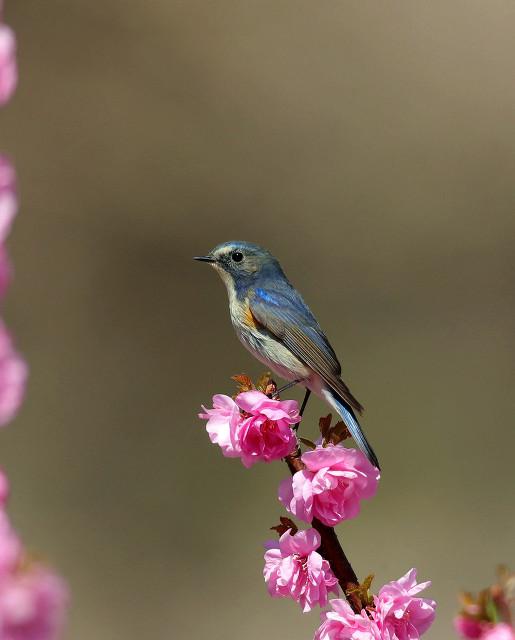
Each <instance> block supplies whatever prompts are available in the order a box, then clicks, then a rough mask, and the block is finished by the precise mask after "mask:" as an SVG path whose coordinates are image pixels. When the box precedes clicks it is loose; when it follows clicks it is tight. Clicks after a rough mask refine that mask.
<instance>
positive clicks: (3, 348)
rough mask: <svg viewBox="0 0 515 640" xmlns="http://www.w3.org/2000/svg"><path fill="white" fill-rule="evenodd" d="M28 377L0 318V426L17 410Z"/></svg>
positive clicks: (26, 368)
mask: <svg viewBox="0 0 515 640" xmlns="http://www.w3.org/2000/svg"><path fill="white" fill-rule="evenodd" d="M27 377H28V367H27V364H26V362H25V360H23V358H22V357H21V356H20V355H19V354H18V353H17V352H16V350H15V349H14V347H13V344H12V340H11V337H10V335H9V332H8V331H7V329H6V328H5V325H4V324H3V322H2V320H1V319H0V427H2V426H5V425H6V424H7V423H9V422H10V421H11V420H12V419H13V418H14V416H15V415H16V413H17V412H18V410H19V408H20V406H21V404H22V401H23V397H24V395H25V387H26V382H27Z"/></svg>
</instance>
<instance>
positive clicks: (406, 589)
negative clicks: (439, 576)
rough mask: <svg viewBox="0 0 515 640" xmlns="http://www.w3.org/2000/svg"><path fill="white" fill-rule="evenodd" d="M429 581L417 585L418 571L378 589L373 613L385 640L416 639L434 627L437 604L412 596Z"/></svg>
mask: <svg viewBox="0 0 515 640" xmlns="http://www.w3.org/2000/svg"><path fill="white" fill-rule="evenodd" d="M430 584H431V583H430V582H421V583H420V584H417V570H416V569H411V570H410V571H408V573H406V575H404V576H402V578H399V579H398V580H394V581H393V582H389V583H388V584H386V585H385V586H384V587H381V589H380V590H379V593H378V594H377V596H376V597H375V598H374V604H375V611H374V613H373V615H374V619H375V620H376V622H377V624H378V627H379V630H380V631H381V638H382V639H384V640H417V638H419V637H420V636H421V635H422V634H423V633H425V632H426V631H427V630H428V629H429V627H430V626H431V625H432V624H433V620H434V618H435V608H436V602H435V601H434V600H429V599H427V598H417V597H415V596H416V594H417V593H420V591H423V590H424V589H425V588H426V587H428V586H429V585H430Z"/></svg>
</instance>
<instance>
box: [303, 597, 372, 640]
mask: <svg viewBox="0 0 515 640" xmlns="http://www.w3.org/2000/svg"><path fill="white" fill-rule="evenodd" d="M330 605H331V609H330V610H329V611H325V612H324V613H322V624H321V625H320V627H318V629H317V631H316V633H315V638H314V640H382V636H381V634H380V632H379V628H378V626H377V624H376V622H375V620H373V619H372V618H369V616H368V615H367V613H366V611H361V613H354V611H353V610H352V609H351V607H350V605H349V604H348V603H347V602H345V600H340V599H337V600H331V602H330Z"/></svg>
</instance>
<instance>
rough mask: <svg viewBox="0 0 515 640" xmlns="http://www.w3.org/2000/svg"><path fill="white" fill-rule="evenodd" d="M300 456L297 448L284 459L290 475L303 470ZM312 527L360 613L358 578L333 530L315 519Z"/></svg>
mask: <svg viewBox="0 0 515 640" xmlns="http://www.w3.org/2000/svg"><path fill="white" fill-rule="evenodd" d="M300 456H301V450H300V447H297V449H296V450H295V451H294V452H293V453H292V454H291V455H289V456H288V457H287V458H285V462H286V464H287V465H288V468H289V470H290V472H291V474H292V475H293V474H295V473H296V472H297V471H302V469H304V468H305V465H304V463H303V462H302V460H301V459H300ZM312 526H313V528H314V529H316V530H317V531H318V533H319V534H320V539H321V544H320V549H319V551H320V555H321V556H322V557H323V558H325V559H326V560H327V562H329V564H330V565H331V569H332V570H333V573H334V575H335V576H336V578H337V579H338V582H339V583H340V587H341V588H342V591H343V593H344V594H345V597H346V598H347V600H348V602H349V604H350V606H351V607H352V609H353V610H354V611H355V613H360V612H361V610H362V609H363V604H362V602H361V598H360V597H359V594H358V593H357V591H356V589H357V587H358V586H359V582H358V578H357V577H356V574H355V573H354V569H353V568H352V566H351V564H350V562H349V560H348V559H347V556H346V555H345V552H344V551H343V549H342V546H341V544H340V541H339V540H338V537H337V535H336V532H335V530H334V529H333V527H328V526H327V525H325V524H324V523H323V522H320V520H317V518H313V522H312Z"/></svg>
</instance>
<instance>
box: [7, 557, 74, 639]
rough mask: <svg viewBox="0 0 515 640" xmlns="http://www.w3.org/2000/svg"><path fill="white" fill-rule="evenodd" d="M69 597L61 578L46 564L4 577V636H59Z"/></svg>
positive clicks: (34, 637)
mask: <svg viewBox="0 0 515 640" xmlns="http://www.w3.org/2000/svg"><path fill="white" fill-rule="evenodd" d="M68 599H69V598H68V590H67V588H66V585H65V584H64V582H63V581H62V580H61V578H59V576H57V575H55V574H54V573H52V572H51V571H50V570H49V569H47V568H46V567H43V566H39V565H32V566H29V567H28V568H26V569H21V570H20V571H18V572H17V573H14V574H13V575H11V576H10V577H9V578H8V579H6V580H4V581H2V580H0V638H2V640H4V639H5V640H55V639H56V638H57V637H58V634H59V632H60V630H61V628H62V626H63V623H64V618H65V611H66V607H67V604H68Z"/></svg>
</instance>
